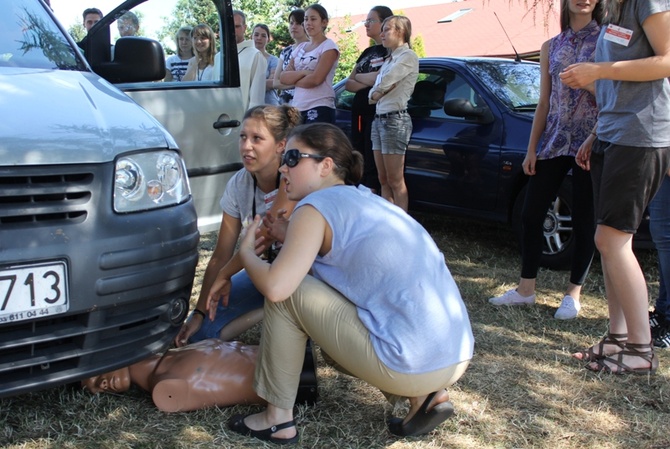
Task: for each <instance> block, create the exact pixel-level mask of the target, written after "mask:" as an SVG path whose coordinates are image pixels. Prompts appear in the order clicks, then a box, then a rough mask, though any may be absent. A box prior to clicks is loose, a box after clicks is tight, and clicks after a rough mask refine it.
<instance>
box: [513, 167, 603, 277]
mask: <svg viewBox="0 0 670 449" xmlns="http://www.w3.org/2000/svg"><path fill="white" fill-rule="evenodd" d="M570 169H572V232H573V236H574V239H575V244H574V246H573V253H572V262H571V267H570V282H571V283H573V284H575V285H582V284H583V283H584V279H585V278H586V274H587V273H588V271H589V266H590V265H591V260H592V259H593V252H594V250H595V243H594V240H593V237H594V234H595V216H594V212H593V186H592V185H591V175H590V173H589V172H587V171H584V170H582V169H581V168H579V166H578V165H577V164H576V163H575V158H574V157H572V156H559V157H556V158H553V159H544V160H538V161H537V162H536V164H535V175H534V176H531V177H530V180H529V181H528V190H527V192H526V198H525V199H524V203H523V211H522V212H521V220H522V226H523V231H522V244H521V247H522V248H521V256H522V268H521V277H522V278H524V279H535V278H536V277H537V271H538V269H539V266H540V258H541V257H542V247H543V243H544V232H543V228H542V223H543V221H544V219H545V217H546V214H547V209H548V208H549V206H550V205H551V202H552V201H553V200H554V198H556V194H557V193H558V190H559V188H560V186H561V183H562V182H563V179H564V178H565V176H566V175H567V174H568V172H569V171H570Z"/></svg>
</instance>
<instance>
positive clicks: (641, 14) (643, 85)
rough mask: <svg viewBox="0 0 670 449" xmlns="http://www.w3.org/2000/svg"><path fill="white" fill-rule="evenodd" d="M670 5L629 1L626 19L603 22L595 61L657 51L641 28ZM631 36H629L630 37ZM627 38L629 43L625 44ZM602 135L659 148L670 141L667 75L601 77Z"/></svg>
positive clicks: (646, 0) (624, 11)
mask: <svg viewBox="0 0 670 449" xmlns="http://www.w3.org/2000/svg"><path fill="white" fill-rule="evenodd" d="M668 10H670V0H627V1H625V2H624V3H623V5H622V11H621V20H620V21H619V23H618V24H617V26H618V27H620V28H613V27H612V25H609V26H608V25H603V27H602V31H601V33H600V38H599V39H598V46H597V49H596V62H600V61H625V60H632V59H642V58H647V57H650V56H654V50H653V49H652V48H651V45H650V44H649V40H648V39H647V36H646V35H645V34H644V30H643V29H642V23H644V21H645V20H646V19H647V18H648V17H649V16H651V15H652V14H656V13H659V12H663V11H668ZM629 35H630V40H629V41H628V36H629ZM626 41H628V45H624V44H625V42H626ZM596 101H597V103H598V108H599V110H600V112H599V114H598V129H597V131H598V138H599V139H600V140H602V141H605V142H609V143H614V144H617V145H627V146H633V147H647V148H659V147H668V146H670V84H669V83H668V80H667V79H665V78H664V79H661V80H655V81H647V82H632V81H613V80H598V81H596Z"/></svg>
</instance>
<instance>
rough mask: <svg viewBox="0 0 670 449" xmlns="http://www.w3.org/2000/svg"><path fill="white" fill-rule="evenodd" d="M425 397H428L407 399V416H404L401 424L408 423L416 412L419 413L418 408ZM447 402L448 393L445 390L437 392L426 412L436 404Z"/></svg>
mask: <svg viewBox="0 0 670 449" xmlns="http://www.w3.org/2000/svg"><path fill="white" fill-rule="evenodd" d="M427 397H428V395H425V396H417V397H414V398H409V411H408V412H407V416H405V419H403V424H406V423H407V422H409V420H410V419H412V417H413V416H414V415H416V412H418V411H419V408H421V405H422V404H423V403H424V401H425V400H426V398H427ZM448 400H449V393H448V392H447V390H441V391H438V392H437V394H436V395H435V397H434V398H433V400H432V401H430V404H429V405H428V409H427V411H430V410H431V409H432V408H433V407H435V406H436V405H437V404H441V403H443V402H447V401H448Z"/></svg>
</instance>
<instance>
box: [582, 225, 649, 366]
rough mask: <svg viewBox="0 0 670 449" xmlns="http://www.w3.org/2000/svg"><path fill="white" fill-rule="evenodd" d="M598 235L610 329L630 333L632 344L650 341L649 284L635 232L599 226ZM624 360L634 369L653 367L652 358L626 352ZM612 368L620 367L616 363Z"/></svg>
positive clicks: (597, 244)
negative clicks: (636, 249)
mask: <svg viewBox="0 0 670 449" xmlns="http://www.w3.org/2000/svg"><path fill="white" fill-rule="evenodd" d="M595 238H596V246H597V248H598V251H600V254H601V257H602V265H603V275H604V278H605V292H606V294H607V303H608V309H609V313H610V332H612V333H626V332H627V333H628V342H629V343H633V344H645V345H648V344H650V342H651V331H650V329H649V318H648V316H649V315H648V311H647V308H648V301H649V299H648V297H647V285H646V282H645V279H644V274H643V273H642V269H641V268H640V264H639V263H638V261H637V258H636V257H635V254H634V253H633V246H632V241H633V235H632V234H629V233H626V232H622V231H619V230H617V229H614V228H612V227H609V226H605V225H598V227H597V228H596V237H595ZM622 363H624V364H626V365H628V366H629V367H631V368H646V367H648V366H649V362H648V361H646V360H644V359H643V358H641V357H635V356H625V355H624V356H623V359H622ZM611 368H613V369H614V370H615V371H616V370H617V367H616V366H611Z"/></svg>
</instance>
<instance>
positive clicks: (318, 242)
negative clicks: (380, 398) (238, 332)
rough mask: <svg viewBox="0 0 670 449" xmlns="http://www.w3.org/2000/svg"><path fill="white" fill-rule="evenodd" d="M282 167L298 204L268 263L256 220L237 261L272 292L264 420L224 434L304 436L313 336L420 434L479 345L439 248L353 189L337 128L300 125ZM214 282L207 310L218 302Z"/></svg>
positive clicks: (279, 439)
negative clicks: (301, 403) (400, 402)
mask: <svg viewBox="0 0 670 449" xmlns="http://www.w3.org/2000/svg"><path fill="white" fill-rule="evenodd" d="M286 148H287V150H286V151H285V153H284V157H283V161H282V162H283V163H282V166H281V167H280V171H281V173H282V174H283V176H284V177H285V178H286V192H287V194H288V197H289V199H292V200H296V201H299V203H298V205H297V206H296V208H295V211H294V212H293V214H292V216H291V220H290V222H289V225H288V230H287V233H286V239H285V240H284V245H283V247H282V250H281V252H280V253H279V255H278V257H277V259H275V261H274V262H273V263H272V264H271V265H270V264H268V263H266V262H265V261H263V260H261V259H260V258H259V257H257V256H256V254H255V252H254V246H255V242H254V240H255V234H256V229H257V228H258V225H259V222H260V218H259V217H256V219H255V220H254V223H253V224H252V225H251V226H250V227H249V228H248V229H247V233H246V235H245V237H244V239H243V240H242V243H241V246H240V250H239V254H240V257H241V259H242V262H243V264H244V267H245V268H246V270H247V273H248V274H249V277H250V278H251V280H252V281H253V283H254V284H255V285H256V287H257V288H258V290H259V291H260V292H261V293H263V294H264V295H265V298H266V301H265V319H264V322H263V333H262V338H261V344H260V349H259V357H258V365H257V368H256V373H255V381H254V388H255V390H256V392H257V393H258V395H259V396H260V397H262V398H263V399H265V400H267V402H268V407H267V409H266V410H264V411H263V412H261V413H258V414H255V415H250V416H247V417H244V416H236V417H233V418H232V419H231V421H230V422H229V427H230V428H231V429H232V430H234V431H236V432H239V433H242V434H245V435H250V436H254V437H256V438H260V439H264V440H269V441H272V442H275V443H291V442H295V441H297V440H298V431H297V429H296V428H295V423H294V421H293V403H294V401H295V395H296V390H297V388H298V383H299V376H300V371H301V367H302V363H303V356H304V353H305V350H304V348H305V341H306V340H307V338H308V337H311V338H312V339H313V340H314V341H315V342H316V343H317V344H318V345H319V346H320V347H321V349H322V351H323V352H324V353H325V354H324V357H325V358H326V360H328V361H329V362H333V364H334V365H335V366H336V368H338V369H340V370H341V371H343V372H345V373H347V374H351V375H353V376H356V377H358V378H360V379H363V380H365V381H366V382H368V383H370V384H372V385H374V386H375V387H377V388H379V389H380V390H382V391H383V392H384V393H385V394H386V395H387V397H388V396H391V395H394V396H402V397H407V398H409V400H410V411H409V413H408V415H407V416H406V417H405V418H404V419H401V418H394V419H392V420H391V421H389V424H388V425H389V430H390V431H391V432H392V433H394V434H397V435H401V436H408V435H420V434H424V433H428V432H430V431H431V430H433V429H434V428H435V427H436V426H437V425H438V424H440V423H441V422H442V421H444V420H445V419H447V418H448V417H449V416H450V415H451V414H452V413H453V408H452V406H451V403H449V402H448V399H449V397H448V394H447V392H446V391H445V390H444V389H445V388H446V387H448V386H450V385H451V384H453V383H454V382H456V381H457V380H458V379H459V377H461V375H462V374H463V373H464V372H465V369H466V367H467V366H468V363H469V360H470V359H471V358H472V353H473V347H474V339H473V336H472V330H471V327H470V321H469V318H468V313H467V310H466V308H465V305H464V304H463V301H462V299H461V296H460V293H459V291H458V287H457V286H456V283H455V282H454V279H453V278H452V276H451V274H450V273H449V270H448V269H447V266H446V264H445V261H444V256H443V255H442V254H441V253H440V251H439V249H438V247H437V245H436V244H435V242H434V241H433V240H432V238H431V237H430V235H429V234H428V233H427V232H426V230H425V229H424V228H423V227H422V226H421V225H420V224H419V223H417V222H416V221H415V220H414V219H412V218H411V217H410V216H409V215H407V214H406V213H405V212H404V211H403V210H402V209H400V208H399V207H397V206H394V205H392V204H391V203H389V202H388V201H386V200H384V199H382V198H380V197H378V196H376V195H374V194H372V193H371V192H370V190H368V189H367V188H366V187H360V188H358V187H356V185H357V184H358V182H359V180H360V177H361V175H362V172H363V164H362V157H361V155H360V153H357V152H355V151H352V148H351V144H350V143H349V139H347V137H346V136H345V135H344V133H342V131H340V130H339V128H337V127H335V126H333V125H330V124H325V123H316V124H311V125H302V126H299V127H297V128H295V129H294V130H293V131H292V133H291V134H290V138H289V141H288V144H287V147H286ZM219 285H220V284H219V281H218V279H217V281H216V282H215V283H214V284H213V287H212V289H211V291H210V295H209V301H210V303H209V307H215V306H216V303H217V301H218V300H219V296H220V292H219V291H218V287H219Z"/></svg>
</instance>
